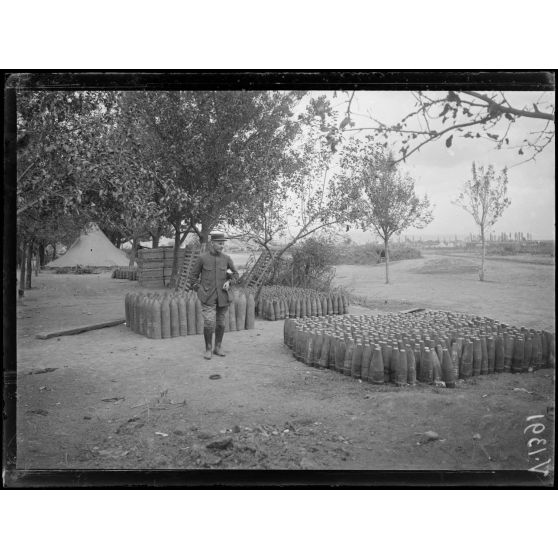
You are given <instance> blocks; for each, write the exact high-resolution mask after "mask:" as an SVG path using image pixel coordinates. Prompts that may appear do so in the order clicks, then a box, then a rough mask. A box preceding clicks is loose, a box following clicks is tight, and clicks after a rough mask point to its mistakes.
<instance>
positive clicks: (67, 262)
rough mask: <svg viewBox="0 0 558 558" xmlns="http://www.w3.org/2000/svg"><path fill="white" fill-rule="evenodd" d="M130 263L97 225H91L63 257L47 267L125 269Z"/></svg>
mask: <svg viewBox="0 0 558 558" xmlns="http://www.w3.org/2000/svg"><path fill="white" fill-rule="evenodd" d="M129 263H130V262H129V260H128V256H127V255H126V254H125V253H124V252H123V251H122V250H119V249H118V248H116V246H114V244H112V242H111V241H110V240H109V239H108V238H107V237H106V236H105V234H104V233H103V231H102V230H101V229H100V228H99V227H98V226H97V225H95V224H91V225H90V226H89V227H87V230H85V231H82V233H81V234H80V235H79V238H78V239H77V240H76V241H75V242H74V243H73V244H72V245H71V246H70V248H69V249H68V251H67V252H66V253H65V254H64V255H63V256H60V257H59V258H57V259H56V260H53V261H52V262H50V263H49V264H48V266H47V267H75V266H77V265H81V266H84V267H85V266H88V267H124V266H127V265H129Z"/></svg>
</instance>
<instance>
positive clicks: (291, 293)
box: [256, 285, 349, 320]
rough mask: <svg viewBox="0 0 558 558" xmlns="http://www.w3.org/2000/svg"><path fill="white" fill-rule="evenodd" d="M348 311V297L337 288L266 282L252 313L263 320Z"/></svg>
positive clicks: (346, 312)
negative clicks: (332, 289) (317, 289)
mask: <svg viewBox="0 0 558 558" xmlns="http://www.w3.org/2000/svg"><path fill="white" fill-rule="evenodd" d="M348 312H349V299H348V297H347V296H346V295H345V294H344V293H341V292H338V291H330V292H329V293H324V292H319V291H315V290H312V289H301V288H296V287H283V286H279V285H270V286H264V287H262V289H261V291H260V294H259V296H258V299H257V301H256V315H257V316H259V317H261V318H263V319H264V320H283V319H285V318H289V317H290V318H305V317H307V316H330V315H334V314H348Z"/></svg>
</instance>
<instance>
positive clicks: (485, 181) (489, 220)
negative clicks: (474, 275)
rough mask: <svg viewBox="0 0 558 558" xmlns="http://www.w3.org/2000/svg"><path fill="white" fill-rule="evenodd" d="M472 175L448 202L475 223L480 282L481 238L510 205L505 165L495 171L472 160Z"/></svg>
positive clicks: (484, 248) (483, 255) (482, 244)
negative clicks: (470, 216) (460, 209)
mask: <svg viewBox="0 0 558 558" xmlns="http://www.w3.org/2000/svg"><path fill="white" fill-rule="evenodd" d="M471 172H472V175H473V178H472V180H468V181H467V182H466V183H465V185H464V186H463V189H462V191H461V193H460V194H459V196H458V197H457V199H456V200H454V201H453V202H452V203H454V204H455V205H457V206H459V207H461V208H462V209H464V210H465V211H466V212H467V213H469V214H470V215H472V216H473V219H474V220H475V223H476V224H477V225H478V226H479V229H480V237H481V251H482V256H481V267H480V270H479V279H480V280H481V281H484V260H485V255H486V245H485V237H486V233H487V232H488V231H489V229H490V227H492V226H493V225H494V224H495V223H496V221H497V220H498V219H499V218H500V217H501V216H502V214H503V213H504V211H505V209H506V208H507V207H508V206H509V205H510V204H511V200H510V199H509V198H508V195H507V194H508V186H507V184H508V171H507V169H506V168H504V169H503V170H502V172H501V173H500V174H498V175H497V174H496V171H495V170H494V167H493V165H488V168H487V169H486V170H485V168H484V167H483V166H482V165H481V166H479V167H477V166H476V164H475V163H473V166H472V169H471Z"/></svg>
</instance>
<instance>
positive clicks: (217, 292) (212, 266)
mask: <svg viewBox="0 0 558 558" xmlns="http://www.w3.org/2000/svg"><path fill="white" fill-rule="evenodd" d="M226 240H227V238H226V237H225V234H224V233H222V232H219V231H213V232H212V233H210V235H209V250H208V251H207V252H205V253H204V254H201V255H200V257H199V258H198V261H197V262H196V265H195V266H194V269H193V271H192V279H193V281H194V282H195V286H194V288H195V289H196V287H197V292H198V298H199V299H200V302H201V303H202V314H203V320H204V324H203V336H204V338H205V355H204V358H205V359H207V360H209V359H211V347H212V341H213V332H215V348H214V349H213V354H216V355H218V356H222V357H224V356H225V353H224V352H223V349H222V348H221V343H222V342H223V335H224V334H225V313H226V311H227V307H228V306H229V304H230V303H231V302H232V301H233V295H232V292H231V291H230V286H231V281H232V282H233V283H234V282H236V281H237V280H238V271H237V270H236V267H235V266H234V263H233V261H232V259H231V257H230V256H227V255H225V254H223V248H224V246H225V241H226ZM200 276H201V279H200ZM198 280H199V281H198Z"/></svg>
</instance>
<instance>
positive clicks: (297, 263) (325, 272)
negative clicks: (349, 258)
mask: <svg viewBox="0 0 558 558" xmlns="http://www.w3.org/2000/svg"><path fill="white" fill-rule="evenodd" d="M336 259H337V249H336V246H335V244H333V243H332V242H330V241H329V240H327V239H320V238H308V239H307V240H305V241H304V242H302V243H301V244H300V245H297V246H294V247H293V248H292V250H291V260H290V266H289V267H290V269H289V271H290V283H289V284H290V285H291V286H293V287H304V288H309V289H317V290H328V289H329V287H330V286H331V282H332V280H333V277H334V276H335V269H334V268H333V264H334V263H335V261H336Z"/></svg>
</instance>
